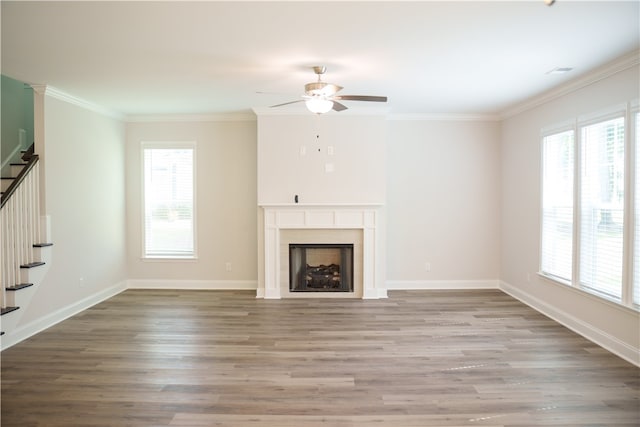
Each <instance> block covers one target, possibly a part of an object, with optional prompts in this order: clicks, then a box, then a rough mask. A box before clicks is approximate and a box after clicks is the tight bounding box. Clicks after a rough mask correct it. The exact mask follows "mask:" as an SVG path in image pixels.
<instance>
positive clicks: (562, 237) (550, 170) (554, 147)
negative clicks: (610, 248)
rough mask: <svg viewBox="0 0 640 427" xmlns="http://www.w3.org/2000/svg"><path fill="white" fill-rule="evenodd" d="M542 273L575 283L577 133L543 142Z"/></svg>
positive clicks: (552, 137)
mask: <svg viewBox="0 0 640 427" xmlns="http://www.w3.org/2000/svg"><path fill="white" fill-rule="evenodd" d="M542 152H543V159H542V168H543V172H542V173H543V175H542V181H543V182H542V188H543V191H542V236H541V239H542V241H541V257H540V259H541V266H540V268H541V271H542V273H544V274H547V275H550V276H554V277H556V278H559V279H562V280H565V281H567V282H570V281H571V278H572V265H573V263H572V259H573V175H574V157H575V154H574V152H575V150H574V132H573V130H568V131H565V132H561V133H557V134H554V135H549V136H546V137H545V138H544V139H543V147H542Z"/></svg>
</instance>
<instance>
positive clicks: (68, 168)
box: [18, 95, 127, 327]
mask: <svg viewBox="0 0 640 427" xmlns="http://www.w3.org/2000/svg"><path fill="white" fill-rule="evenodd" d="M39 96H40V95H39ZM42 102H43V103H44V107H43V108H44V126H43V128H42V131H43V137H44V141H43V145H41V144H39V145H38V146H39V147H40V148H41V149H44V151H45V152H44V153H42V152H40V153H39V154H42V155H43V157H44V158H45V159H46V160H44V159H43V160H44V161H43V165H45V167H44V168H43V173H44V181H45V182H46V195H45V196H46V199H45V203H46V206H45V207H44V213H45V214H46V215H48V216H49V218H50V224H51V229H50V237H51V243H53V244H54V246H53V248H52V249H51V253H52V262H51V264H50V265H49V266H48V268H49V269H48V271H47V274H46V277H45V278H44V281H43V282H42V283H41V284H40V285H39V287H38V288H37V291H36V293H35V295H34V296H33V299H32V300H31V303H30V304H29V305H28V307H26V308H25V309H24V310H25V312H24V313H23V314H22V316H21V318H20V324H19V325H18V326H19V327H21V326H25V325H28V324H34V323H38V322H41V321H42V320H43V319H51V321H53V322H55V321H59V320H61V319H60V318H59V316H57V314H56V313H62V312H65V310H68V309H69V307H72V306H73V307H78V308H86V306H89V305H91V303H90V302H87V303H86V306H85V305H83V301H89V300H93V302H94V303H95V302H97V301H96V300H95V298H98V299H99V298H100V295H109V294H112V293H114V292H117V291H119V290H121V289H123V288H124V284H125V281H126V273H127V272H126V258H125V252H126V245H125V240H126V235H125V199H124V124H123V123H122V122H120V121H118V120H115V119H113V118H109V117H106V116H104V115H101V114H98V113H95V112H92V111H90V110H88V109H84V108H81V107H79V106H77V105H73V104H71V103H68V102H64V101H61V100H59V99H56V98H53V97H50V96H44V98H42ZM116 289H117V290H116ZM67 314H68V313H67Z"/></svg>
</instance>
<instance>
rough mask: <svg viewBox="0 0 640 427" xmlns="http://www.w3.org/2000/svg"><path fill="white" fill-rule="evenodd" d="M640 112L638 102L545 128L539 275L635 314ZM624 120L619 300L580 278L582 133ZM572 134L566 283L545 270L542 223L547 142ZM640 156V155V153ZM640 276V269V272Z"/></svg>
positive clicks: (541, 162)
mask: <svg viewBox="0 0 640 427" xmlns="http://www.w3.org/2000/svg"><path fill="white" fill-rule="evenodd" d="M639 111H640V107H639V103H638V101H637V100H636V101H632V102H628V103H625V104H619V105H615V106H613V107H611V108H608V109H605V110H602V111H598V112H595V113H591V114H588V115H584V116H580V117H577V118H575V119H572V120H570V121H566V122H564V123H562V124H559V125H555V126H550V127H547V128H543V129H542V130H541V133H540V168H539V170H540V240H539V250H538V257H539V259H538V275H539V276H540V277H542V278H544V279H546V280H548V281H550V282H552V283H556V284H560V285H562V286H564V287H568V288H569V289H572V290H575V291H578V292H580V293H582V294H586V295H589V296H590V297H593V298H596V299H597V300H600V301H606V302H608V303H611V304H614V305H615V306H617V307H622V308H626V309H631V310H633V311H636V312H637V311H640V304H634V302H633V298H634V294H633V292H634V288H633V278H634V274H636V271H634V262H633V257H634V249H635V247H634V244H635V240H634V239H640V235H639V236H635V230H634V224H635V223H634V221H635V214H636V213H635V209H636V208H638V209H640V206H635V202H634V198H635V190H636V189H635V185H634V183H635V174H636V173H640V171H636V169H635V166H636V164H635V156H636V153H635V149H634V144H635V138H636V137H637V136H636V134H635V132H636V126H637V121H638V120H640V118H639V116H638V115H637V114H638V112H639ZM615 118H622V119H623V120H624V150H625V154H624V201H623V207H624V223H623V243H622V246H623V253H622V260H621V262H622V289H621V297H620V298H619V299H618V298H615V297H612V296H610V295H607V294H604V293H600V292H598V291H597V290H595V289H593V288H590V287H586V286H582V284H581V283H582V279H581V277H580V258H581V248H580V242H581V238H582V236H581V229H580V228H581V220H582V218H581V209H582V205H581V202H582V200H581V195H582V191H583V189H582V182H581V170H582V161H583V159H582V145H583V138H582V131H583V129H584V128H586V127H587V126H590V125H592V124H597V123H602V122H606V121H608V120H611V119H615ZM568 130H572V131H573V135H574V141H573V143H574V147H573V148H574V165H573V167H574V182H573V203H574V206H573V220H572V221H573V223H572V231H573V236H572V238H573V245H572V250H573V253H572V258H571V259H572V265H573V267H572V278H571V281H566V280H563V279H562V278H559V277H557V276H555V275H553V274H548V273H545V272H544V271H543V269H542V257H543V254H542V249H543V248H542V235H543V233H544V230H543V226H544V222H543V220H542V215H543V201H544V200H543V197H544V191H545V190H544V175H543V173H544V167H545V165H544V158H545V157H544V156H545V153H544V139H545V138H546V137H548V136H553V135H556V134H560V133H563V132H566V131H568ZM639 154H640V153H639ZM637 274H639V275H640V268H638V271H637Z"/></svg>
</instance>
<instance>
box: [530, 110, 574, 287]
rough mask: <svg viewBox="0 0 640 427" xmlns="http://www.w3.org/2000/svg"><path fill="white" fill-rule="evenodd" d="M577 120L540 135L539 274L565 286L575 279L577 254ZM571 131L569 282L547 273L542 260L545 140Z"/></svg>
mask: <svg viewBox="0 0 640 427" xmlns="http://www.w3.org/2000/svg"><path fill="white" fill-rule="evenodd" d="M575 127H576V125H575V120H573V121H570V122H566V123H562V124H558V125H555V126H552V127H548V128H545V129H543V130H542V132H541V133H540V249H539V258H540V259H539V269H538V273H539V274H541V275H543V276H545V277H548V278H550V279H552V280H554V281H556V282H559V283H562V284H565V285H571V281H572V280H573V279H574V278H575V253H576V247H575V240H576V239H575V233H576V230H575V213H576V202H577V200H576V197H575V195H576V186H577V179H578V177H577V176H576V156H577V154H578V153H577V150H576V145H577V144H576V131H575ZM569 131H571V132H572V133H573V183H572V191H573V200H572V220H571V240H572V241H571V251H572V253H571V279H570V280H567V279H565V278H563V277H560V276H558V275H556V274H553V273H551V272H546V271H544V269H543V266H542V258H543V245H542V243H543V241H544V229H543V225H544V221H543V219H544V197H545V194H544V171H545V168H544V160H545V152H544V147H545V138H547V137H550V136H554V135H559V134H562V133H565V132H569Z"/></svg>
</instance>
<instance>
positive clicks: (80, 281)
mask: <svg viewBox="0 0 640 427" xmlns="http://www.w3.org/2000/svg"><path fill="white" fill-rule="evenodd" d="M78 285H79V286H80V287H81V288H83V287H84V285H85V283H84V277H81V278H79V279H78Z"/></svg>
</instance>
